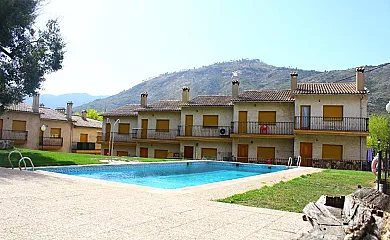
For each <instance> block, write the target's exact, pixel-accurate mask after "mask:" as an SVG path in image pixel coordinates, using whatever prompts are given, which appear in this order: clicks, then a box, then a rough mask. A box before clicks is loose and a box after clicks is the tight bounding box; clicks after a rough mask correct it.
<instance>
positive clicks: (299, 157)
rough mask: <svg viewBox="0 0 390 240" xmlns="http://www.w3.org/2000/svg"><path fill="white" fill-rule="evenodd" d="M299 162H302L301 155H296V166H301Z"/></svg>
mask: <svg viewBox="0 0 390 240" xmlns="http://www.w3.org/2000/svg"><path fill="white" fill-rule="evenodd" d="M301 162H302V157H301V156H298V160H297V166H298V167H300V166H301Z"/></svg>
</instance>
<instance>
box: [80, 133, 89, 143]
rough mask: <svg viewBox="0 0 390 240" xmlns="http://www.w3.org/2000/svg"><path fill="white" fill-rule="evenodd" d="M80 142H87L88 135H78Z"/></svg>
mask: <svg viewBox="0 0 390 240" xmlns="http://www.w3.org/2000/svg"><path fill="white" fill-rule="evenodd" d="M80 142H88V134H85V133H80Z"/></svg>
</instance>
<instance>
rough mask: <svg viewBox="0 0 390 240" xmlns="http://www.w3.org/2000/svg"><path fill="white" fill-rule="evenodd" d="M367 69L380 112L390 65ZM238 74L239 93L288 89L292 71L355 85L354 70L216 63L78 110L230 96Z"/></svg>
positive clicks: (389, 87) (389, 92)
mask: <svg viewBox="0 0 390 240" xmlns="http://www.w3.org/2000/svg"><path fill="white" fill-rule="evenodd" d="M375 67H377V66H366V71H367V73H366V86H367V87H368V89H369V90H370V95H369V110H370V112H379V111H381V112H383V111H384V110H382V109H384V106H385V105H386V103H387V101H388V100H390V65H388V64H383V66H379V67H380V68H378V69H376V70H374V71H371V72H369V71H370V69H373V68H375ZM233 71H238V72H239V77H240V91H243V90H253V89H255V90H261V89H289V88H290V75H289V73H290V72H292V71H297V72H298V73H299V77H298V82H334V81H338V80H341V79H344V78H346V79H344V80H342V81H341V82H351V81H355V79H354V76H355V70H354V69H353V68H351V69H346V70H334V71H325V72H321V71H315V70H303V69H296V68H288V67H275V66H272V65H268V64H266V63H264V62H262V61H260V60H258V59H241V60H236V61H229V62H221V63H215V64H212V65H209V66H203V67H201V68H194V69H188V70H183V71H179V72H173V73H164V74H161V75H159V76H158V77H154V78H152V79H150V80H147V81H144V82H142V83H140V84H138V85H136V86H134V87H132V88H130V89H128V90H125V91H122V92H120V93H118V94H116V95H113V96H110V97H107V98H104V99H98V100H94V101H92V102H89V103H87V104H84V105H81V106H80V107H77V108H76V110H81V109H85V108H86V107H87V106H89V107H91V108H95V109H98V110H100V111H109V110H112V109H115V108H118V107H121V106H123V105H125V104H129V103H139V99H140V93H141V92H148V93H149V96H148V102H149V103H152V102H156V101H158V100H162V99H181V88H182V87H183V86H189V87H190V88H191V91H190V94H191V97H195V96H197V95H211V94H214V95H215V94H220V95H226V94H231V75H232V72H233Z"/></svg>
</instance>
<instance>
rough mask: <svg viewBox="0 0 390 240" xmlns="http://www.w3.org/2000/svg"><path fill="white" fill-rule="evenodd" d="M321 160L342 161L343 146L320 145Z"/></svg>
mask: <svg viewBox="0 0 390 240" xmlns="http://www.w3.org/2000/svg"><path fill="white" fill-rule="evenodd" d="M322 158H323V159H334V160H342V159H343V146H342V145H329V144H323V145H322Z"/></svg>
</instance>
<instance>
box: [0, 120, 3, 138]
mask: <svg viewBox="0 0 390 240" xmlns="http://www.w3.org/2000/svg"><path fill="white" fill-rule="evenodd" d="M2 138H3V119H0V139H2Z"/></svg>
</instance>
